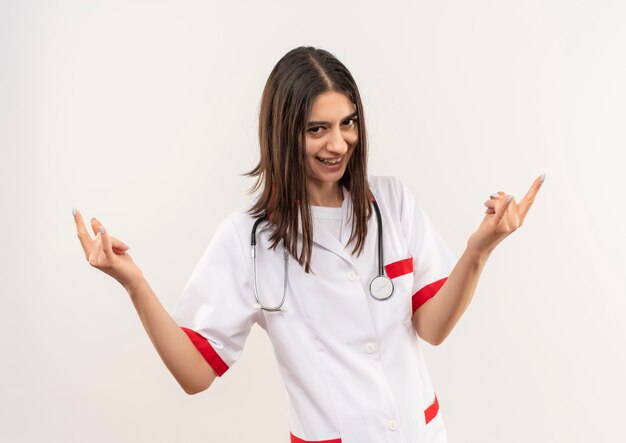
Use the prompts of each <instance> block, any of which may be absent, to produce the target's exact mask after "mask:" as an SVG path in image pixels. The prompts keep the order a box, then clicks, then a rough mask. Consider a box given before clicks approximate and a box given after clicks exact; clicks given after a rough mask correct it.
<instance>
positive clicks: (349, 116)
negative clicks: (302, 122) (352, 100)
mask: <svg viewBox="0 0 626 443" xmlns="http://www.w3.org/2000/svg"><path fill="white" fill-rule="evenodd" d="M356 116H357V111H354V112H353V113H352V114H350V115H348V116H346V117H344V118H342V119H341V121H344V120H348V119H350V118H354V117H356ZM328 124H330V123H329V122H313V121H311V122H308V123H307V126H322V125H328Z"/></svg>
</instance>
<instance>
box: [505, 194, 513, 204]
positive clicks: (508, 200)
mask: <svg viewBox="0 0 626 443" xmlns="http://www.w3.org/2000/svg"><path fill="white" fill-rule="evenodd" d="M513 198H515V197H513V194H511V195H509V198H507V199H506V202H507V203H511V200H513Z"/></svg>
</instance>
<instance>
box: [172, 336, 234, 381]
mask: <svg viewBox="0 0 626 443" xmlns="http://www.w3.org/2000/svg"><path fill="white" fill-rule="evenodd" d="M181 329H182V330H183V331H185V334H187V336H188V337H189V339H190V340H191V342H192V343H193V344H194V346H195V347H196V348H197V349H198V351H200V354H202V356H203V357H204V359H205V360H206V361H207V363H209V364H210V365H211V367H212V368H213V370H214V371H215V372H216V374H217V375H219V376H220V377H221V376H222V375H224V373H225V372H226V371H228V365H227V364H226V363H225V362H224V360H222V357H220V356H219V355H218V354H217V352H215V349H213V346H211V343H209V341H208V340H207V339H206V338H204V337H203V336H201V335H200V334H198V333H197V332H196V331H194V330H192V329H188V328H185V327H182V326H181Z"/></svg>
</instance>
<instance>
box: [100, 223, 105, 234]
mask: <svg viewBox="0 0 626 443" xmlns="http://www.w3.org/2000/svg"><path fill="white" fill-rule="evenodd" d="M100 234H104V226H102V225H100Z"/></svg>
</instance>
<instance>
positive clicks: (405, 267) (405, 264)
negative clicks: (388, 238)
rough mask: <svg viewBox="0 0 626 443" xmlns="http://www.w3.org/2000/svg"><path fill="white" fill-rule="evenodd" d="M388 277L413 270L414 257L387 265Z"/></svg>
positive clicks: (394, 276)
mask: <svg viewBox="0 0 626 443" xmlns="http://www.w3.org/2000/svg"><path fill="white" fill-rule="evenodd" d="M385 272H386V273H387V277H389V278H396V277H400V276H402V275H406V274H410V273H412V272H413V257H408V258H403V259H402V260H398V261H395V262H393V263H389V264H388V265H385Z"/></svg>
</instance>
